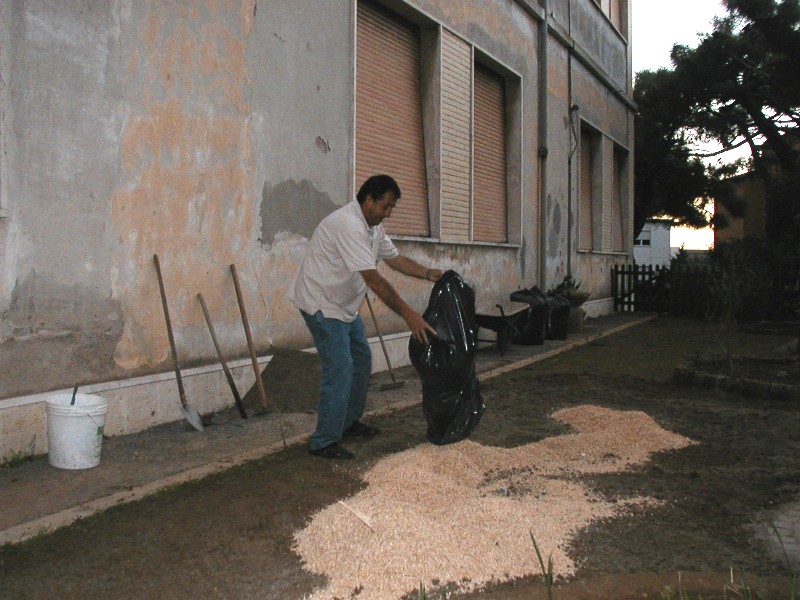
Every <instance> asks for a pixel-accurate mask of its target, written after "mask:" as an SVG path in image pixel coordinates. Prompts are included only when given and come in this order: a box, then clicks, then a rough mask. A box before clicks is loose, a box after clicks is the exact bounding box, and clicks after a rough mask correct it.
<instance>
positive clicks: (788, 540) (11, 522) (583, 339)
mask: <svg viewBox="0 0 800 600" xmlns="http://www.w3.org/2000/svg"><path fill="white" fill-rule="evenodd" d="M651 318H652V317H648V316H642V315H636V314H631V313H627V314H615V315H609V316H606V317H601V318H598V319H591V320H589V321H587V322H586V324H585V326H584V330H583V331H582V332H581V333H579V334H571V335H570V336H569V337H568V339H567V340H563V341H555V340H548V341H547V342H546V343H545V344H544V345H541V346H516V345H512V346H511V347H510V348H509V350H508V352H507V353H506V355H505V356H502V357H501V356H500V355H499V353H498V351H497V349H496V348H495V347H494V346H492V345H489V346H487V347H483V348H481V350H479V351H478V353H477V357H476V368H477V371H478V374H479V377H480V379H481V380H486V379H488V378H491V377H494V376H496V375H500V374H502V373H505V372H508V371H512V370H514V369H519V368H521V367H524V366H526V365H529V364H531V363H534V362H537V361H540V360H543V359H545V358H548V357H550V356H553V355H555V354H558V353H560V352H564V351H566V350H569V349H570V348H573V347H575V346H579V345H582V344H586V343H588V342H590V341H592V340H595V339H598V338H600V337H603V336H606V335H609V334H612V333H616V332H619V331H621V330H623V329H627V328H628V327H631V326H634V325H637V324H640V323H643V322H645V321H647V320H650V319H651ZM395 374H396V376H397V378H398V379H402V380H405V382H406V383H405V385H404V386H403V387H402V388H400V389H394V390H386V391H379V390H378V388H379V387H380V385H382V384H384V383H388V382H389V381H390V379H389V376H388V373H378V374H375V375H374V376H373V379H372V381H371V383H370V392H369V395H368V400H367V402H368V404H367V411H368V415H369V414H371V415H376V414H382V413H386V412H390V411H393V410H397V409H400V408H405V407H410V406H415V405H419V404H420V403H421V400H422V392H421V386H420V383H419V379H418V377H417V375H416V373H415V372H414V370H413V368H411V367H404V368H401V369H396V371H395ZM315 421H316V417H315V415H314V414H313V413H291V414H281V413H268V414H266V415H264V416H261V417H255V418H249V419H247V420H242V419H240V418H239V415H238V412H237V411H236V410H234V409H231V410H230V411H227V412H225V413H220V414H219V415H216V416H215V419H214V424H213V425H211V426H209V427H206V429H205V431H203V432H202V433H201V432H198V431H195V430H194V429H193V428H192V427H191V426H190V425H189V424H188V423H187V422H186V421H178V422H174V423H169V424H167V425H162V426H159V427H154V428H152V429H149V430H147V431H143V432H140V433H137V434H133V435H127V436H119V437H112V438H109V439H106V440H104V441H103V448H102V458H101V462H100V465H99V466H97V467H95V468H92V469H84V470H75V471H71V470H62V469H56V468H54V467H51V466H50V465H49V463H48V461H47V457H46V456H42V457H37V458H35V459H33V460H29V461H25V462H24V463H22V464H20V465H17V466H15V467H12V468H4V469H0V546H1V545H3V544H14V543H18V542H21V541H23V540H26V539H28V538H30V537H32V536H35V535H38V534H41V533H47V532H50V531H54V530H55V529H58V528H60V527H64V526H66V525H69V524H70V523H72V522H74V521H75V520H77V519H81V518H84V517H88V516H90V515H92V514H94V513H97V512H99V511H103V510H105V509H108V508H110V507H112V506H116V505H119V504H123V503H126V502H131V501H135V500H138V499H141V498H143V497H145V496H147V495H149V494H153V493H155V492H158V491H161V490H164V489H167V488H169V487H171V486H174V485H177V484H180V483H183V482H186V481H190V480H193V479H199V478H202V477H204V476H206V475H209V474H212V473H216V472H219V471H223V470H225V469H229V468H231V467H233V466H235V465H239V464H242V463H244V462H247V461H249V460H253V459H257V458H260V457H262V456H265V455H267V454H270V453H273V452H277V451H279V450H281V449H283V448H284V447H286V446H289V445H292V444H298V443H304V442H305V441H306V439H307V438H308V436H309V434H310V433H311V431H313V429H314V425H315ZM759 523H760V524H759V525H757V526H755V531H754V534H755V535H756V536H757V537H759V538H761V539H763V540H765V541H766V542H767V546H768V547H769V548H770V550H771V551H772V553H773V555H774V557H775V558H776V559H778V560H785V558H787V557H788V560H789V562H790V563H791V564H792V567H793V569H794V570H795V572H800V501H797V502H794V503H790V504H787V505H784V506H781V507H777V508H776V509H774V510H773V511H770V514H769V515H765V518H764V519H760V520H759ZM769 523H773V524H774V525H775V528H776V529H777V530H778V532H779V534H780V539H779V538H778V534H776V532H775V530H774V529H773V528H772V526H771V525H769ZM784 550H785V553H784Z"/></svg>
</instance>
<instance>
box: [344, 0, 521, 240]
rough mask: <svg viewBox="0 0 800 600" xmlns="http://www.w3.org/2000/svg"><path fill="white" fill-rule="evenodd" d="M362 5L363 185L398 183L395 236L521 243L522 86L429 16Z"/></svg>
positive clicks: (390, 224)
mask: <svg viewBox="0 0 800 600" xmlns="http://www.w3.org/2000/svg"><path fill="white" fill-rule="evenodd" d="M403 15H405V17H407V18H408V19H412V20H413V22H412V21H408V20H406V18H405V17H401V16H399V15H396V14H394V13H393V12H390V11H389V9H388V8H386V7H384V6H382V5H380V4H377V3H373V2H371V1H369V0H360V1H359V2H358V4H357V14H356V18H357V25H356V36H357V40H356V111H355V112H356V118H355V121H356V136H355V138H356V151H355V163H356V165H355V174H356V185H359V184H360V182H361V181H363V180H364V179H366V178H367V177H369V176H370V175H373V174H375V173H379V172H382V173H387V174H389V175H392V176H394V177H395V178H396V179H397V182H398V184H399V185H400V189H401V190H402V192H403V199H402V201H401V202H399V203H398V204H397V208H395V210H394V211H393V212H392V218H391V219H390V220H388V221H387V222H386V230H387V232H388V233H390V234H394V235H404V236H412V237H429V238H433V239H437V240H442V241H448V242H456V243H469V242H480V243H490V244H508V243H514V242H516V243H519V239H520V236H521V202H522V198H521V192H522V188H521V181H522V177H521V172H522V116H521V115H522V105H521V96H522V82H521V78H520V77H519V76H518V75H517V74H515V73H513V72H512V71H511V70H509V69H508V68H506V67H505V66H503V65H502V64H500V63H499V62H497V61H496V60H494V59H493V58H491V57H490V56H488V55H486V54H484V53H482V52H481V51H480V50H479V49H478V48H476V47H475V46H473V45H472V44H471V43H469V42H468V41H466V40H464V39H463V38H461V37H459V36H457V35H456V34H455V33H453V32H451V31H448V30H447V29H445V28H443V27H441V26H440V25H438V24H436V23H435V22H432V21H431V20H430V19H429V18H428V17H425V16H424V15H417V14H416V13H413V14H412V13H405V12H404V13H403Z"/></svg>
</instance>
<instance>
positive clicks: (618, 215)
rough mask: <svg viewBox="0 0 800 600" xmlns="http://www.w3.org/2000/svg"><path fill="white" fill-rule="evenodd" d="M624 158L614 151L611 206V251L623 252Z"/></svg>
mask: <svg viewBox="0 0 800 600" xmlns="http://www.w3.org/2000/svg"><path fill="white" fill-rule="evenodd" d="M623 160H624V157H623V156H622V155H621V153H620V152H619V151H618V150H616V149H615V150H614V170H613V173H614V174H613V182H612V194H613V196H612V204H611V250H612V251H613V252H622V250H623V243H624V242H623V239H624V236H623V235H622V173H623Z"/></svg>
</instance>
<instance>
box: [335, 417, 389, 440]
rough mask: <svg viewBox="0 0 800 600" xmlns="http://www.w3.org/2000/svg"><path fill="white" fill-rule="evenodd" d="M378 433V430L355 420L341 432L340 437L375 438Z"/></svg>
mask: <svg viewBox="0 0 800 600" xmlns="http://www.w3.org/2000/svg"><path fill="white" fill-rule="evenodd" d="M379 433H380V430H378V429H375V428H374V427H370V426H369V425H365V424H364V423H362V422H361V421H358V420H355V421H353V424H352V425H350V427H348V428H347V429H345V430H344V431H343V432H342V435H343V436H345V437H375V436H376V435H378V434H379Z"/></svg>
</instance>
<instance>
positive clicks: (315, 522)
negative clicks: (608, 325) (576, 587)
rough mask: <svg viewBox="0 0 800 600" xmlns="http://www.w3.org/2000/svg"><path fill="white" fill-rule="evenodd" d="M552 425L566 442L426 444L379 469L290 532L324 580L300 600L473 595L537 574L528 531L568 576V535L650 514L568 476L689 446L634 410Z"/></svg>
mask: <svg viewBox="0 0 800 600" xmlns="http://www.w3.org/2000/svg"><path fill="white" fill-rule="evenodd" d="M553 418H555V419H558V420H560V421H563V422H565V423H567V424H569V425H571V426H572V428H573V430H574V433H569V434H566V435H560V436H555V437H552V438H547V439H545V440H542V441H539V442H536V443H532V444H527V445H525V446H520V447H517V448H510V449H509V448H494V447H486V446H481V445H480V444H477V443H475V442H472V441H470V440H465V441H462V442H459V443H457V444H451V445H448V446H434V445H428V444H425V445H421V446H418V447H416V448H412V449H410V450H407V451H405V452H401V453H398V454H394V455H392V456H390V457H388V458H386V459H384V460H382V461H380V462H379V463H377V464H376V465H375V466H374V467H373V468H372V469H371V470H370V471H368V472H367V473H366V474H365V480H366V482H367V483H368V486H367V487H366V489H364V490H363V491H361V492H359V493H358V494H356V495H355V496H353V497H351V498H346V499H344V500H343V501H341V502H337V503H335V504H332V505H330V506H328V507H327V508H325V509H323V510H322V511H320V512H319V513H317V514H316V515H314V517H313V518H312V520H311V522H310V523H309V525H308V526H307V527H306V528H305V529H303V530H302V531H299V532H297V533H296V534H295V548H294V549H295V552H297V554H298V555H299V556H300V557H301V558H302V560H303V563H304V568H306V569H307V570H309V571H311V572H314V573H320V574H322V575H324V576H326V577H327V578H328V585H327V586H326V587H325V588H324V589H319V590H317V591H316V592H315V593H314V594H313V595H312V596H310V597H309V599H310V600H323V599H333V598H350V597H354V598H357V599H358V600H371V599H376V600H387V599H391V598H400V597H401V596H403V595H404V594H405V593H408V592H411V591H413V590H415V589H418V588H419V585H420V583H423V584H425V586H426V587H427V588H428V589H430V588H431V587H433V586H434V585H435V584H445V583H455V584H457V585H458V586H459V587H460V588H462V589H475V588H479V587H482V586H484V585H486V584H487V583H490V582H498V581H505V580H508V579H512V578H516V577H521V576H525V575H530V574H540V573H541V570H540V567H539V563H538V560H537V558H536V554H535V552H534V550H533V546H532V544H531V538H530V534H531V533H532V534H533V535H534V537H535V538H536V542H537V544H538V546H539V549H540V551H541V552H542V555H543V557H544V560H545V561H547V557H548V556H550V555H552V558H553V568H554V572H555V573H556V574H557V575H561V576H569V575H571V574H573V573H574V569H575V565H574V563H573V561H572V560H571V559H570V557H569V556H567V554H566V547H567V544H568V542H569V540H570V539H571V537H572V536H574V535H576V534H577V533H578V532H579V531H580V530H581V529H582V528H584V527H586V526H587V525H589V524H590V523H591V522H592V521H593V520H596V519H600V518H607V517H613V516H615V515H618V514H620V513H622V512H623V511H625V510H626V509H628V508H629V507H631V506H632V505H634V504H635V505H643V504H644V505H650V506H653V507H655V505H656V502H655V501H654V500H652V499H648V498H633V499H631V498H627V499H605V498H601V497H598V496H596V495H595V494H594V493H592V492H591V491H590V490H589V489H588V488H587V487H586V486H584V485H582V484H581V483H580V482H578V481H576V480H575V476H576V475H581V474H588V473H605V472H613V471H621V470H624V469H627V468H630V467H631V466H634V465H639V464H642V463H644V462H646V461H647V460H648V459H649V457H650V455H651V454H653V453H654V452H662V451H666V450H677V449H680V448H683V447H686V446H688V445H690V444H692V443H693V442H692V441H691V440H689V439H688V438H685V437H683V436H680V435H676V434H674V433H671V432H669V431H666V430H664V429H662V428H661V427H659V426H658V425H657V424H656V422H655V421H654V420H653V419H652V418H650V417H649V416H648V415H646V414H645V413H643V412H639V411H627V412H622V411H615V410H611V409H608V408H602V407H598V406H579V407H575V408H569V409H564V410H560V411H558V412H556V413H554V414H553ZM614 500H618V501H614ZM356 592H358V593H356Z"/></svg>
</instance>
